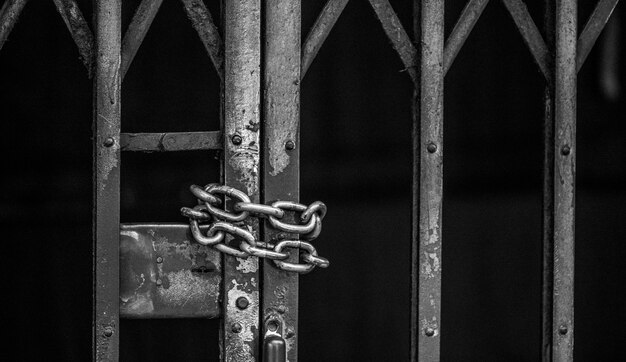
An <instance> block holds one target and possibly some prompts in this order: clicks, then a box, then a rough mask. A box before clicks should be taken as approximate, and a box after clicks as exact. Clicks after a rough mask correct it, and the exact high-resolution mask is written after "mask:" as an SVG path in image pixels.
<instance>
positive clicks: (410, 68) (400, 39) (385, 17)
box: [369, 0, 419, 85]
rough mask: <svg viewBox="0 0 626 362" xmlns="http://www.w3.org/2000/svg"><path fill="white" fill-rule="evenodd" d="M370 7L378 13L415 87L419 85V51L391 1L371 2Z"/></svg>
mask: <svg viewBox="0 0 626 362" xmlns="http://www.w3.org/2000/svg"><path fill="white" fill-rule="evenodd" d="M369 2H370V5H372V8H373V9H374V12H375V13H376V17H377V18H378V20H379V21H380V23H381V25H382V26H383V30H384V31H385V34H387V38H389V41H391V45H392V46H393V49H395V51H396V52H397V53H398V55H399V56H400V60H402V64H404V67H405V70H406V71H407V72H408V73H409V76H410V77H411V80H412V81H413V83H414V84H415V85H417V84H418V78H419V76H418V72H417V68H416V63H415V62H416V59H417V49H416V48H415V46H414V45H413V42H412V41H411V38H409V36H408V34H407V33H406V30H404V28H403V27H402V23H401V22H400V19H398V16H397V15H396V13H395V11H393V8H392V7H391V4H389V0H369Z"/></svg>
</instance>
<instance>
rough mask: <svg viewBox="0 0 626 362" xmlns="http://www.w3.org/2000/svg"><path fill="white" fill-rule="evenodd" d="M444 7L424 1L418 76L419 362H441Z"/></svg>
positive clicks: (437, 1)
mask: <svg viewBox="0 0 626 362" xmlns="http://www.w3.org/2000/svg"><path fill="white" fill-rule="evenodd" d="M443 14H444V1H443V0H423V1H422V9H421V19H422V21H421V46H422V49H421V59H420V63H421V67H420V69H421V74H420V124H421V135H420V200H419V223H420V224H419V234H420V245H419V266H418V267H419V307H418V309H419V312H418V321H419V323H420V324H419V328H420V333H419V335H418V360H419V361H438V360H439V345H440V340H441V248H442V240H441V237H442V235H441V231H442V229H441V227H442V226H441V222H442V220H441V218H442V198H443V50H444V17H443Z"/></svg>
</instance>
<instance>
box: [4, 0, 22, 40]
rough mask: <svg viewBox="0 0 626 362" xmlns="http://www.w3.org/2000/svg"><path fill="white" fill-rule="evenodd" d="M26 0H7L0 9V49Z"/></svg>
mask: <svg viewBox="0 0 626 362" xmlns="http://www.w3.org/2000/svg"><path fill="white" fill-rule="evenodd" d="M27 2H28V0H7V1H5V2H4V4H2V9H0V50H2V46H3V45H4V42H5V41H6V40H7V38H8V37H9V34H10V33H11V30H13V27H14V26H15V23H17V19H18V18H19V17H20V14H21V13H22V9H24V6H25V5H26V3H27Z"/></svg>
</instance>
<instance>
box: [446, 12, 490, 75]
mask: <svg viewBox="0 0 626 362" xmlns="http://www.w3.org/2000/svg"><path fill="white" fill-rule="evenodd" d="M488 3H489V0H470V1H469V2H468V3H467V5H466V6H465V8H464V9H463V12H462V13H461V16H460V17H459V20H458V21H457V22H456V24H455V25H454V29H452V33H451V34H450V36H449V37H448V40H447V41H446V46H445V49H444V54H443V74H444V75H445V74H446V73H448V70H450V67H451V66H452V63H454V59H455V58H456V56H457V54H459V51H460V50H461V48H462V47H463V44H465V41H466V40H467V37H468V36H469V35H470V33H471V32H472V29H474V25H476V22H477V21H478V19H479V18H480V15H481V14H482V13H483V10H485V6H487V4H488Z"/></svg>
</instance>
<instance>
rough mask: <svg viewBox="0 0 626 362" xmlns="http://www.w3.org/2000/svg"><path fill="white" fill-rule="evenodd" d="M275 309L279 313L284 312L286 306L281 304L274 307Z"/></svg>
mask: <svg viewBox="0 0 626 362" xmlns="http://www.w3.org/2000/svg"><path fill="white" fill-rule="evenodd" d="M276 311H277V312H278V313H280V314H285V312H286V311H287V308H286V307H285V306H284V305H282V304H281V305H279V306H278V307H276Z"/></svg>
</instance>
